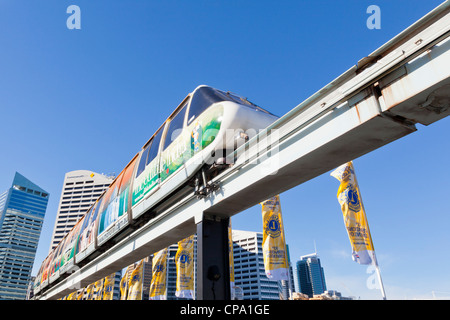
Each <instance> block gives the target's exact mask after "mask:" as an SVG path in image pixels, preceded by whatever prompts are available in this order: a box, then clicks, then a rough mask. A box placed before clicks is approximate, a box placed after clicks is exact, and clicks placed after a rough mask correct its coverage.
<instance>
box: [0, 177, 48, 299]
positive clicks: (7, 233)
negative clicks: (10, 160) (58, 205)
mask: <svg viewBox="0 0 450 320" xmlns="http://www.w3.org/2000/svg"><path fill="white" fill-rule="evenodd" d="M48 198H49V194H48V192H47V191H45V190H43V189H41V188H40V187H39V186H37V185H35V184H34V183H33V182H31V181H30V180H28V179H27V178H25V177H24V176H22V175H21V174H20V173H17V172H16V174H15V176H14V180H13V183H12V187H11V188H10V189H8V190H6V191H5V192H4V193H2V194H1V195H0V300H24V299H25V298H26V294H27V288H28V283H29V281H30V280H31V278H30V277H31V270H32V268H33V262H34V258H35V255H36V249H37V245H38V242H39V237H40V235H41V229H42V223H43V221H44V216H45V211H46V210H47V203H48Z"/></svg>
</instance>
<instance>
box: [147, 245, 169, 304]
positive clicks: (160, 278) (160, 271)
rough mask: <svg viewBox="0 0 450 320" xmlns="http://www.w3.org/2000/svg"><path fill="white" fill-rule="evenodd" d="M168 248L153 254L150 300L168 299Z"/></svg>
mask: <svg viewBox="0 0 450 320" xmlns="http://www.w3.org/2000/svg"><path fill="white" fill-rule="evenodd" d="M167 251H168V250H167V248H166V249H163V250H160V251H158V252H157V253H155V254H154V256H153V270H152V271H153V272H152V273H153V274H152V282H151V285H150V300H167V286H166V278H167V276H166V275H167Z"/></svg>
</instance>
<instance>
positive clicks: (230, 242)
mask: <svg viewBox="0 0 450 320" xmlns="http://www.w3.org/2000/svg"><path fill="white" fill-rule="evenodd" d="M228 256H229V264H230V293H231V300H234V298H235V296H236V290H235V284H234V256H233V230H232V229H231V219H230V222H229V224H228Z"/></svg>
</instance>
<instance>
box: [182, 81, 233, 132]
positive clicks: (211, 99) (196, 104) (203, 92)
mask: <svg viewBox="0 0 450 320" xmlns="http://www.w3.org/2000/svg"><path fill="white" fill-rule="evenodd" d="M225 100H229V99H227V97H226V95H224V94H223V93H222V92H220V91H217V90H214V89H213V88H210V87H200V88H198V89H197V90H196V91H195V92H194V95H193V96H192V101H191V106H190V107H189V114H188V122H187V125H190V124H191V123H192V121H194V119H195V118H197V117H198V116H199V115H200V114H201V113H202V112H203V111H205V110H206V109H207V108H208V107H209V106H210V105H212V104H213V103H216V102H220V101H225Z"/></svg>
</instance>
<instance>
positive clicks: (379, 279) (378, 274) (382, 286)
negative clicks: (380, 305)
mask: <svg viewBox="0 0 450 320" xmlns="http://www.w3.org/2000/svg"><path fill="white" fill-rule="evenodd" d="M375 267H376V271H377V276H378V282H379V283H380V290H381V295H382V297H383V300H386V293H385V292H384V285H383V280H381V272H380V267H378V264H376V265H375Z"/></svg>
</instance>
